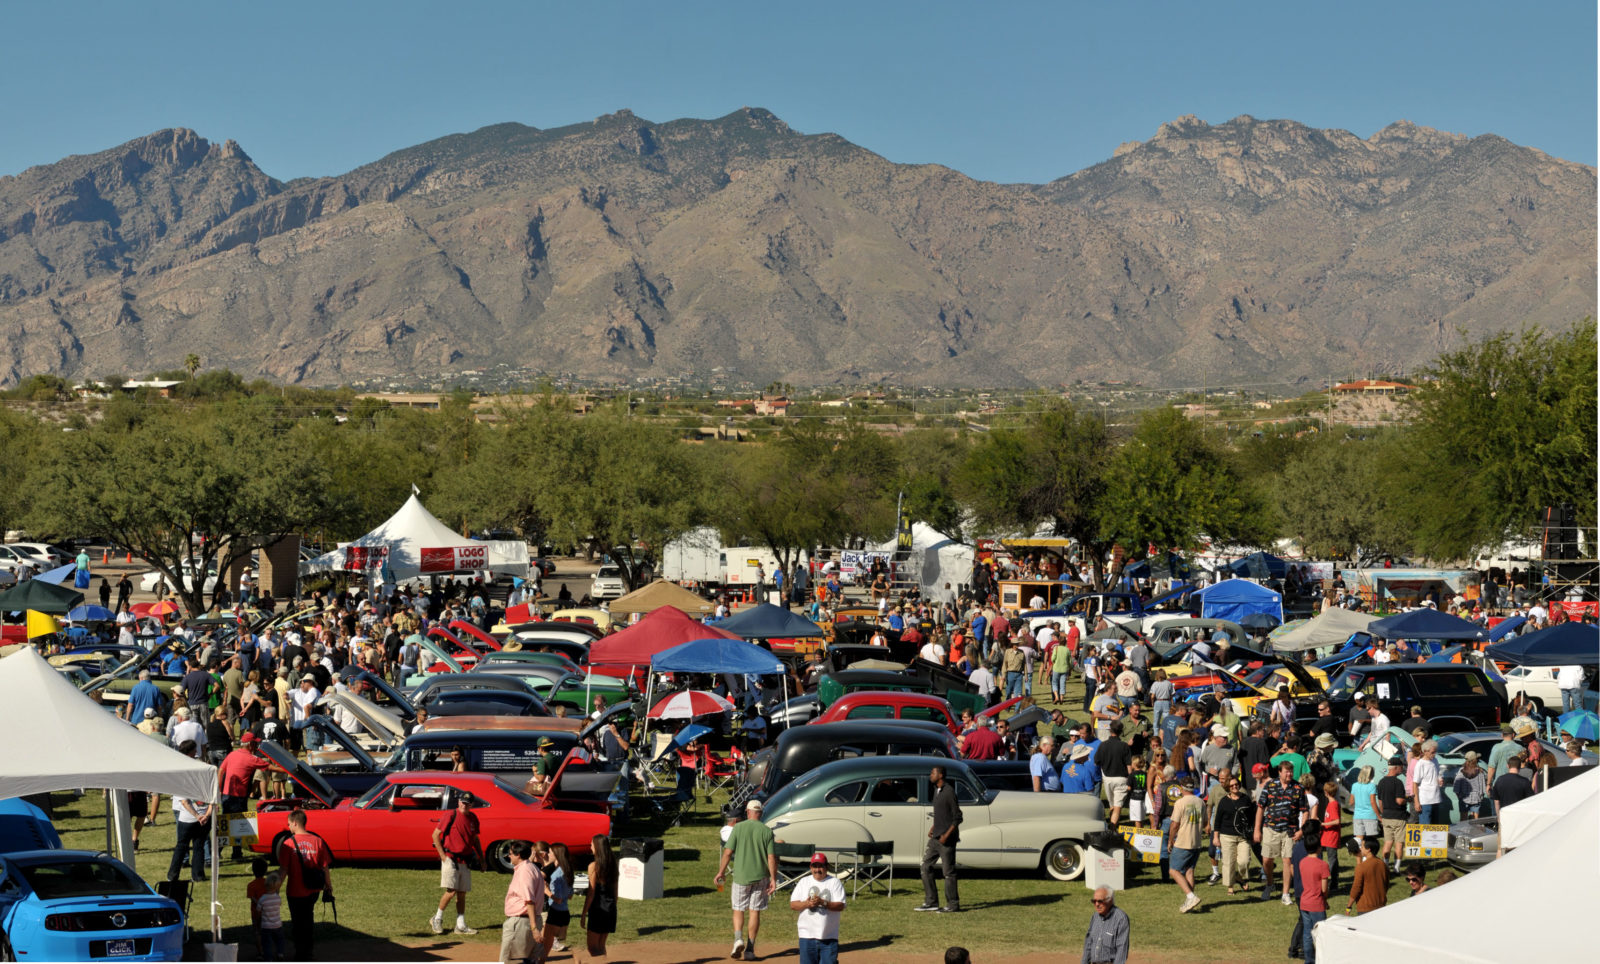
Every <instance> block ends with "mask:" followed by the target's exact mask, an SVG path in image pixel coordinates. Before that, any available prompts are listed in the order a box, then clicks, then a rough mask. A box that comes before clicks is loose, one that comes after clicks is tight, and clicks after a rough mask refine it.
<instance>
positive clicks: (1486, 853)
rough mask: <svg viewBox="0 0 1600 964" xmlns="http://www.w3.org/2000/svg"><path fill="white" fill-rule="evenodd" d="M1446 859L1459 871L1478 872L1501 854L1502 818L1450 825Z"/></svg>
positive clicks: (1481, 818) (1465, 821)
mask: <svg viewBox="0 0 1600 964" xmlns="http://www.w3.org/2000/svg"><path fill="white" fill-rule="evenodd" d="M1446 839H1447V846H1448V849H1447V850H1446V856H1445V859H1446V860H1448V861H1450V866H1452V867H1454V868H1456V869H1457V870H1477V869H1478V868H1479V867H1482V866H1484V865H1485V864H1490V863H1493V862H1494V859H1495V857H1497V856H1499V853H1500V818H1499V817H1480V818H1478V819H1476V820H1462V821H1460V822H1459V823H1452V824H1450V836H1449V837H1448V838H1446Z"/></svg>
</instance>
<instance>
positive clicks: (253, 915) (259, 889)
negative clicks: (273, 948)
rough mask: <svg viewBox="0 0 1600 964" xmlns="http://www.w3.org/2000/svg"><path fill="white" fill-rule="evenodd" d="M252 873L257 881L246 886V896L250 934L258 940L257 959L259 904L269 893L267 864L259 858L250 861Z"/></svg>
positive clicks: (258, 950) (258, 942)
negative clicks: (263, 895)
mask: <svg viewBox="0 0 1600 964" xmlns="http://www.w3.org/2000/svg"><path fill="white" fill-rule="evenodd" d="M250 873H251V874H253V875H254V876H255V879H254V880H252V881H250V883H248V884H246V885H245V888H244V895H245V897H246V898H248V899H249V901H250V933H251V934H252V935H254V936H255V939H256V957H260V956H261V906H260V904H258V903H257V901H259V900H260V899H261V895H262V894H265V893H266V892H267V882H266V879H265V878H266V875H267V862H266V861H265V860H264V859H262V858H260V857H257V858H256V859H254V860H252V861H250Z"/></svg>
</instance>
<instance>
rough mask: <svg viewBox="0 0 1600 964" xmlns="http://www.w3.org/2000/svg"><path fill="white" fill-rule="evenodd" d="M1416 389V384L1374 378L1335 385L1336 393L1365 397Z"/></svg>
mask: <svg viewBox="0 0 1600 964" xmlns="http://www.w3.org/2000/svg"><path fill="white" fill-rule="evenodd" d="M1416 390H1417V386H1415V385H1407V384H1405V383H1404V382H1385V381H1378V380H1377V379H1373V378H1363V379H1360V380H1359V381H1354V382H1345V383H1344V384H1342V385H1335V386H1333V392H1334V394H1335V395H1357V396H1360V397H1363V398H1367V397H1371V396H1373V395H1404V394H1405V393H1406V392H1414V391H1416Z"/></svg>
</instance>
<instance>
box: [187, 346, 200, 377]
mask: <svg viewBox="0 0 1600 964" xmlns="http://www.w3.org/2000/svg"><path fill="white" fill-rule="evenodd" d="M183 367H184V368H187V369H188V370H189V377H190V378H193V377H194V373H195V372H197V371H199V370H200V356H199V355H196V354H194V353H192V352H191V353H189V354H187V355H184V356H183Z"/></svg>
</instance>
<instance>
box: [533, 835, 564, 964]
mask: <svg viewBox="0 0 1600 964" xmlns="http://www.w3.org/2000/svg"><path fill="white" fill-rule="evenodd" d="M548 853H549V857H550V860H549V862H548V863H547V864H546V865H545V873H544V880H545V885H544V892H545V903H544V906H545V911H544V951H543V953H541V954H540V955H539V960H543V961H547V960H549V959H550V951H551V949H553V948H555V947H556V945H557V944H558V943H559V942H560V941H561V939H562V938H564V937H566V936H567V925H568V924H570V923H571V922H572V911H571V910H570V909H568V907H567V901H568V900H570V899H571V898H572V857H571V855H570V854H568V853H567V845H566V844H564V843H553V844H551V845H550V849H549V851H548ZM561 949H562V950H565V949H566V948H565V946H563V947H562V948H561Z"/></svg>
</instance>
